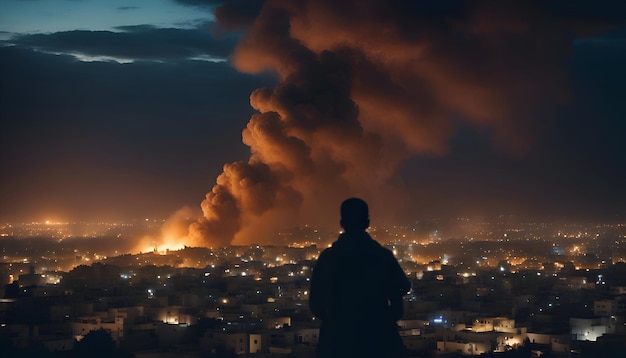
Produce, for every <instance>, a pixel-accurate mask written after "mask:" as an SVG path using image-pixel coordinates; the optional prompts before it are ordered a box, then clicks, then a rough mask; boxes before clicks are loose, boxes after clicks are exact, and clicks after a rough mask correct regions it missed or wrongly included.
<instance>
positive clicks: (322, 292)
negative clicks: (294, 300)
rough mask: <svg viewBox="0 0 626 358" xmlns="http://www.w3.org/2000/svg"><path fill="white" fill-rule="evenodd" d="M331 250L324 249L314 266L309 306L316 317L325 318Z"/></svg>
mask: <svg viewBox="0 0 626 358" xmlns="http://www.w3.org/2000/svg"><path fill="white" fill-rule="evenodd" d="M330 269H331V268H330V251H329V250H328V249H327V250H324V251H322V253H321V254H320V257H319V258H318V260H317V263H316V264H315V267H314V268H313V274H312V275H311V288H310V292H309V308H310V309H311V312H312V313H313V315H315V317H317V318H319V319H324V316H325V313H326V309H327V307H326V302H327V296H328V295H329V294H330V293H329V287H328V284H329V282H330V272H329V271H330Z"/></svg>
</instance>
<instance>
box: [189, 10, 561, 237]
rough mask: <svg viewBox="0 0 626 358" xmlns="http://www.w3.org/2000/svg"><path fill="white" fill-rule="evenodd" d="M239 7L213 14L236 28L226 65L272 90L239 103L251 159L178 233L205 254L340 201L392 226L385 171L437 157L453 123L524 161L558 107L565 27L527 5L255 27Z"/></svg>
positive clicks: (295, 13) (321, 217) (323, 217)
mask: <svg viewBox="0 0 626 358" xmlns="http://www.w3.org/2000/svg"><path fill="white" fill-rule="evenodd" d="M251 3H253V4H259V2H258V1H254V2H234V3H229V4H227V5H224V6H223V7H221V8H218V10H217V11H216V16H217V18H218V22H219V23H220V24H221V25H222V26H223V27H224V28H225V29H232V28H237V27H243V28H244V29H245V30H246V35H245V36H244V38H243V40H242V41H241V43H240V44H239V45H238V47H237V48H236V50H235V52H234V54H233V57H232V63H233V65H234V66H235V67H236V68H237V69H238V70H240V71H242V72H248V73H259V72H262V71H270V72H273V73H276V75H277V76H278V78H279V83H278V84H277V85H276V87H275V88H259V89H257V90H255V91H254V92H253V93H252V94H251V96H250V103H251V105H252V107H254V108H255V109H256V110H257V111H258V113H257V114H255V115H254V116H252V118H251V119H250V121H249V123H248V125H247V127H246V128H245V129H244V131H243V141H244V143H245V144H246V145H248V146H249V147H250V151H251V155H250V158H249V159H248V160H246V161H240V162H235V163H230V164H226V165H225V166H224V171H223V173H222V174H220V175H219V177H218V178H217V183H216V184H215V186H214V187H213V189H212V190H211V191H210V192H209V193H208V194H207V195H206V199H205V200H204V201H203V202H202V205H201V206H202V212H203V216H202V218H201V219H199V220H197V221H195V222H193V223H191V225H190V226H189V227H188V229H189V232H188V236H187V237H188V239H189V240H195V242H203V243H204V245H207V246H218V245H226V244H230V243H232V242H233V240H234V242H235V243H249V242H267V241H268V240H271V234H270V233H271V232H272V231H274V229H275V228H277V227H289V226H294V225H298V224H304V223H313V224H317V225H335V226H336V225H337V220H338V219H337V215H338V213H337V207H338V203H339V202H340V201H341V200H343V199H344V198H345V197H348V196H351V195H358V196H360V197H363V198H365V199H366V200H368V201H370V203H371V204H372V205H371V206H372V208H374V210H376V208H384V214H385V215H387V216H388V217H397V216H398V215H401V213H402V212H403V210H404V208H405V204H406V203H405V202H404V200H406V195H402V193H403V187H402V185H399V182H398V181H397V180H396V178H395V177H394V172H395V170H396V168H397V166H398V165H399V164H400V163H402V162H403V161H404V160H406V159H407V158H409V157H410V156H413V155H415V154H419V153H432V154H443V153H445V152H446V150H447V148H446V142H447V140H448V139H449V138H450V136H451V135H452V134H453V133H454V131H455V129H456V126H457V125H458V123H459V122H465V123H469V124H471V125H474V126H478V127H482V128H485V129H488V131H485V132H486V133H490V134H489V135H490V136H491V139H492V140H493V142H494V144H495V145H496V146H497V147H500V148H504V149H506V150H508V151H509V152H514V153H520V152H523V151H524V150H525V149H526V148H527V147H528V145H529V144H530V142H531V139H532V137H533V134H534V133H535V132H536V130H537V128H538V127H539V124H540V123H539V120H538V119H537V118H538V116H537V115H536V114H537V113H536V111H537V108H539V107H540V108H541V109H542V113H543V114H544V115H543V116H542V117H541V118H546V115H545V114H546V112H547V111H549V109H550V108H553V107H554V103H558V102H559V101H562V100H563V99H564V98H565V96H564V95H563V93H564V91H563V88H564V87H565V86H563V75H562V71H561V69H560V66H561V62H562V61H563V59H564V57H565V56H566V55H567V53H568V50H569V41H568V37H567V36H568V34H569V32H570V30H571V29H572V27H571V26H569V25H570V22H571V21H570V22H566V21H561V20H560V19H558V18H554V17H548V16H544V15H541V14H543V13H547V12H540V11H535V9H533V8H531V5H532V6H541V5H540V4H541V3H540V2H532V3H528V2H493V1H491V2H487V1H467V2H463V1H459V2H458V3H454V4H455V5H454V6H452V5H450V4H448V2H432V3H431V2H409V1H394V0H381V1H373V0H359V1H356V0H355V1H336V0H310V1H291V0H276V1H273V0H268V1H265V2H264V5H263V7H262V9H261V10H260V12H259V13H258V16H256V17H250V16H247V15H249V14H250V12H246V11H243V10H245V9H242V12H241V13H238V12H237V7H236V6H237V4H239V5H241V6H247V5H249V4H251ZM446 4H447V5H446ZM527 4H531V5H527ZM242 14H245V15H246V16H243V15H242ZM418 184H419V183H418ZM380 210H381V212H380V213H373V217H379V216H376V215H381V216H382V214H383V212H382V209H380Z"/></svg>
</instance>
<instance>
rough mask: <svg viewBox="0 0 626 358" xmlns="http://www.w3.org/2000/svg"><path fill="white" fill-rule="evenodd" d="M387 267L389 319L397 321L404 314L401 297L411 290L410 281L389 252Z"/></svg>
mask: <svg viewBox="0 0 626 358" xmlns="http://www.w3.org/2000/svg"><path fill="white" fill-rule="evenodd" d="M389 266H390V270H389V290H388V295H389V296H388V298H389V308H390V312H391V317H392V318H393V320H394V321H397V320H399V319H400V318H402V315H403V313H404V305H403V303H402V297H403V296H404V295H406V294H407V292H409V290H410V289H411V281H409V279H408V278H407V277H406V274H405V273H404V270H402V267H400V264H399V263H398V260H396V258H395V256H393V253H391V251H389Z"/></svg>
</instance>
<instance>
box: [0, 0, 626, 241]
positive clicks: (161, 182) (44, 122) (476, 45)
mask: <svg viewBox="0 0 626 358" xmlns="http://www.w3.org/2000/svg"><path fill="white" fill-rule="evenodd" d="M242 4H243V3H242V2H239V1H182V0H181V1H158V2H156V1H130V2H129V1H125V2H123V3H122V2H119V3H117V2H107V3H106V4H104V3H101V2H96V1H79V2H66V1H50V2H41V1H31V2H18V1H11V0H3V1H1V2H0V7H1V8H2V9H3V10H7V11H2V15H0V35H1V36H0V39H1V41H2V43H1V45H2V46H0V52H1V53H2V56H0V58H1V59H0V64H1V66H0V71H1V72H0V74H1V76H2V81H0V86H1V94H2V95H1V96H0V97H1V99H0V117H1V121H2V124H1V132H2V134H0V136H1V138H2V141H1V142H2V143H1V144H0V158H1V161H2V166H3V170H2V173H1V174H0V220H2V221H18V220H40V221H43V220H59V221H72V220H91V221H96V220H98V219H104V220H108V219H111V220H114V219H130V218H144V217H158V218H168V217H171V216H172V215H173V216H174V217H184V219H182V221H183V223H184V224H189V223H190V220H189V219H188V218H192V219H193V218H196V217H198V218H201V219H199V220H198V221H197V222H199V225H197V227H196V231H197V232H199V233H200V234H198V235H200V236H203V237H206V238H207V239H206V241H205V242H207V243H211V242H215V241H216V240H217V241H220V240H221V241H220V242H230V241H231V240H232V237H233V236H234V237H237V235H239V237H240V242H246V239H245V232H246V230H247V231H248V232H257V231H269V230H270V229H269V228H268V227H272V226H276V225H277V223H279V222H280V223H281V224H282V223H284V222H285V221H287V222H292V221H293V222H294V224H303V223H305V222H307V223H311V224H315V225H321V224H323V225H327V226H328V225H333V224H335V225H336V222H337V220H338V219H337V215H338V210H337V209H336V208H338V203H339V202H341V201H342V200H343V199H345V197H346V196H351V195H357V196H363V197H365V198H366V199H367V200H368V201H370V203H371V204H372V205H371V206H372V220H373V222H374V223H377V222H378V223H385V224H387V223H390V222H391V221H393V220H397V221H400V222H403V221H406V220H408V219H409V218H411V217H432V216H439V215H442V216H454V215H477V216H480V215H497V214H515V215H521V216H528V217H534V218H541V217H549V218H562V217H569V218H574V219H576V218H580V219H598V218H602V219H605V220H607V221H610V220H621V219H623V218H624V215H625V214H626V207H625V206H624V203H626V190H625V189H624V186H623V183H624V182H626V165H624V163H626V144H625V142H624V141H623V140H622V139H621V137H622V133H624V129H626V128H625V127H624V126H625V121H624V118H626V112H625V109H624V107H623V106H622V104H621V101H622V98H623V93H624V92H625V91H624V87H625V86H624V83H625V82H624V81H625V80H626V71H625V70H624V68H623V66H622V64H623V62H624V60H625V59H626V47H625V46H624V43H625V42H624V36H625V35H624V30H625V29H626V27H625V23H624V20H623V19H622V18H621V17H619V16H618V14H619V12H620V10H623V8H624V5H621V4H620V3H619V2H607V5H608V6H606V7H605V8H602V9H598V8H595V7H593V6H592V5H588V4H584V3H583V2H571V1H570V2H565V1H557V2H553V3H552V4H550V5H547V4H542V3H540V2H531V3H528V2H526V3H522V2H519V3H518V2H516V3H511V4H508V5H506V6H491V5H489V4H487V3H482V2H479V3H478V4H476V3H472V4H470V2H466V1H448V2H443V3H439V4H438V5H436V4H434V3H429V2H412V3H411V2H403V1H397V2H385V3H382V2H381V4H376V2H368V6H363V7H361V8H358V7H353V4H351V3H350V4H349V5H346V7H345V8H336V7H332V6H330V5H329V3H327V2H324V1H322V2H318V4H319V6H313V5H312V4H309V3H308V2H303V3H302V4H305V5H302V6H301V7H299V6H293V7H291V8H290V7H289V6H290V5H287V4H288V3H285V2H281V1H267V2H262V1H252V2H247V3H246V4H248V5H253V6H251V7H250V8H244V7H242ZM281 9H282V10H284V9H288V10H289V11H291V15H290V17H289V21H290V22H289V26H290V27H289V28H290V29H291V30H289V31H287V32H286V33H287V35H288V36H286V37H285V34H286V33H285V29H284V28H281V27H280V26H284V24H282V23H281V21H283V20H285V18H283V15H281V14H282V13H281V12H280V11H281ZM378 10H380V11H378ZM382 10H385V11H382ZM400 10H405V11H404V12H401V11H400ZM346 14H352V15H353V16H350V17H347V16H346ZM501 19H506V20H501ZM348 20H349V21H348ZM272 26H275V27H272ZM378 28H387V29H388V32H385V33H382V34H381V33H380V32H379V31H378V30H377V29H378ZM324 29H328V31H330V32H331V33H334V34H336V36H335V37H336V38H335V37H333V36H327V35H328V34H324V33H323V30H324ZM272 31H274V32H272ZM281 36H283V37H281ZM358 39H367V41H361V40H358ZM285 49H289V50H290V51H291V52H288V51H285ZM381 52H382V53H381ZM289 56H291V57H289ZM342 76H344V77H342ZM258 88H269V89H267V90H260V91H257V92H254V93H255V95H254V96H253V98H252V100H251V97H250V95H251V93H253V91H255V89H258ZM294 88H295V90H294ZM270 89H273V90H270ZM326 91H327V92H328V97H326V95H324V93H325V92H326ZM249 101H250V102H252V105H253V106H254V108H253V107H252V106H251V105H250V103H249ZM269 113H278V117H279V119H278V121H277V122H276V119H275V118H270V117H271V115H269ZM253 115H255V116H253ZM251 116H253V117H252V119H251ZM309 116H310V118H309ZM255 118H256V119H255ZM311 118H313V119H314V120H315V122H310V123H309V122H307V121H310V120H311ZM277 123H281V124H280V125H279V124H277ZM276 126H278V127H280V128H278V130H277V127H276ZM246 128H247V129H246ZM244 129H246V131H245V132H244V134H243V137H244V141H245V143H246V144H243V143H242V141H241V139H242V130H244ZM272 131H276V133H274V132H272ZM246 133H247V134H246ZM268 133H269V134H272V133H273V134H276V136H274V137H272V136H271V135H269V134H268ZM278 134H280V135H278ZM264 135H265V137H264ZM294 138H295V139H294ZM338 138H342V139H341V140H339V139H338ZM346 138H347V139H346ZM250 151H252V152H253V155H252V157H251V156H250ZM363 153H365V155H363ZM303 158H304V159H306V160H310V165H309V163H308V162H307V161H306V160H303ZM229 163H230V167H228V168H229V169H227V170H226V172H227V175H223V176H221V178H222V179H221V180H222V181H221V186H220V185H218V186H216V188H217V189H216V190H217V191H215V190H214V192H216V193H218V194H219V195H222V194H220V193H227V194H228V196H229V198H234V199H232V200H233V201H234V202H235V203H236V205H235V207H236V208H237V209H238V210H237V211H236V212H231V211H229V210H230V209H229V207H226V206H224V205H223V204H220V202H219V200H217V199H216V197H217V196H215V195H214V196H213V197H212V198H210V199H209V200H207V201H206V202H205V204H204V208H205V215H204V218H202V215H201V213H200V204H201V202H202V201H203V200H204V199H205V195H206V194H207V193H210V192H211V191H212V187H213V186H214V185H215V182H216V178H218V176H220V173H221V172H222V170H223V166H224V165H225V164H229ZM285 168H286V169H285ZM233 178H234V179H233ZM237 180H238V183H244V182H245V183H249V182H252V183H254V184H255V185H256V184H259V183H261V185H258V187H257V189H245V190H242V192H241V193H235V190H234V189H233V186H232V185H231V184H232V183H235V182H236V181H237ZM225 183H231V184H225ZM229 185H230V186H229ZM248 188H249V187H248ZM242 193H243V194H242ZM267 193H269V194H267ZM216 195H217V194H216ZM266 196H268V197H269V199H268V198H267V197H266ZM218 199H219V198H218ZM229 200H230V199H229ZM316 200H319V202H316ZM227 201H228V200H227ZM182 207H188V208H189V209H184V210H183V211H179V209H180V208H182ZM176 212H178V213H179V214H174V213H176ZM207 213H209V214H207ZM222 216H223V217H222ZM231 216H232V217H231ZM215 217H218V218H220V219H219V220H218V221H216V222H215V223H213V222H211V220H214V218H215ZM231 219H234V221H235V222H236V223H235V224H231V223H228V222H227V221H228V220H231ZM220 220H221V221H220ZM191 221H193V220H191ZM215 227H219V228H220V230H221V228H223V227H226V228H228V230H226V232H221V231H219V230H218V232H215ZM212 230H213V231H212ZM242 232H243V234H242ZM220 235H221V236H224V238H221V236H220ZM216 237H219V238H217V239H216ZM195 242H198V241H195Z"/></svg>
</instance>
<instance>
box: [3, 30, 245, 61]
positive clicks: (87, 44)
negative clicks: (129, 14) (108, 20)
mask: <svg viewBox="0 0 626 358" xmlns="http://www.w3.org/2000/svg"><path fill="white" fill-rule="evenodd" d="M117 30H119V31H115V32H114V31H83V30H75V31H66V32H55V33H51V34H24V35H15V36H13V37H12V38H10V39H9V40H7V41H6V42H5V43H6V44H10V45H13V46H20V47H26V48H32V49H35V50H37V51H42V52H48V53H54V54H69V55H72V56H75V57H76V58H78V59H83V58H97V57H102V58H110V59H118V62H130V61H138V60H145V61H169V60H184V59H198V60H209V61H226V59H227V58H228V55H229V53H230V52H231V51H232V49H233V47H234V45H235V43H236V41H237V38H236V37H235V36H223V37H215V36H213V35H212V34H211V31H210V28H209V25H206V26H202V27H199V28H195V29H177V28H157V27H154V26H151V25H137V26H124V27H119V28H117Z"/></svg>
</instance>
